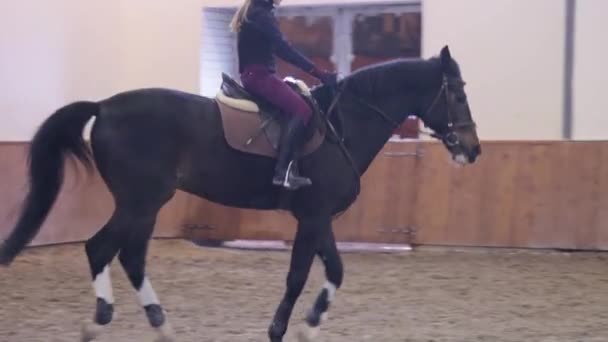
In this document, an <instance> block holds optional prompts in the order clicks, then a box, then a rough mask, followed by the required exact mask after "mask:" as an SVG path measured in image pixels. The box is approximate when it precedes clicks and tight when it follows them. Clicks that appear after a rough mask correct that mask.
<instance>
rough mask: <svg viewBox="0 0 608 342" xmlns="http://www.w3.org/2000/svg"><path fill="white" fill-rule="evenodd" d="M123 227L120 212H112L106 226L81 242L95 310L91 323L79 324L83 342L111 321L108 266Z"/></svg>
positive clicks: (111, 301) (110, 285) (112, 300)
mask: <svg viewBox="0 0 608 342" xmlns="http://www.w3.org/2000/svg"><path fill="white" fill-rule="evenodd" d="M125 225H126V222H125V220H124V218H123V217H122V215H121V213H120V212H119V211H115V212H114V214H113V215H112V217H111V218H110V220H109V221H108V223H106V225H105V226H103V228H102V229H101V230H100V231H99V232H97V234H95V235H94V236H93V237H92V238H90V239H89V240H87V242H86V243H85V250H86V254H87V258H88V260H89V267H90V270H91V276H92V278H93V289H94V291H95V296H96V298H97V307H96V310H95V316H94V317H93V322H85V323H84V324H83V327H82V329H83V330H82V341H83V342H88V341H92V340H94V339H95V338H96V337H97V335H98V334H99V333H100V332H101V328H102V327H103V326H105V325H107V324H109V323H110V322H111V321H112V315H113V312H114V309H113V304H114V296H113V293H112V292H113V291H112V282H111V280H110V263H111V262H112V259H114V257H115V256H116V254H117V253H118V250H119V249H120V244H119V241H121V240H122V238H121V237H122V235H123V234H124V233H125V230H126V227H125Z"/></svg>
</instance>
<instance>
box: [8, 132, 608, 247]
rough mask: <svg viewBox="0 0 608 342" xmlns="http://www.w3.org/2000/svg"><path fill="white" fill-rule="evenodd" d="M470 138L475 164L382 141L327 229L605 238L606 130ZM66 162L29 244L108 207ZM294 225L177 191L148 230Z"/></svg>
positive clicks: (18, 157)
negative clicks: (596, 137) (477, 151)
mask: <svg viewBox="0 0 608 342" xmlns="http://www.w3.org/2000/svg"><path fill="white" fill-rule="evenodd" d="M26 146H27V145H25V144H22V143H14V144H12V143H4V144H0V150H1V151H0V153H2V155H3V156H4V158H3V159H2V160H1V161H0V177H2V180H3V186H2V192H1V194H2V196H3V201H2V203H3V205H2V206H1V207H0V235H1V236H5V235H6V234H7V232H8V231H9V230H10V229H11V228H12V224H13V223H14V221H15V219H16V214H17V210H18V208H19V206H20V204H21V201H22V199H23V198H24V196H25V193H24V190H25V189H26V184H25V177H26V169H25V160H26V159H25V148H26ZM482 147H483V154H482V156H481V158H480V160H479V162H478V163H477V164H475V165H473V166H467V167H462V168H458V167H455V166H453V165H451V164H450V163H449V162H448V154H447V153H446V152H445V149H444V148H443V147H442V146H441V145H439V144H438V143H435V142H426V141H425V142H407V143H397V142H394V143H393V142H392V143H389V144H388V145H387V146H386V147H385V149H384V150H383V151H382V153H381V154H380V155H378V157H377V158H376V160H375V161H374V162H373V164H372V166H371V168H370V169H369V171H368V172H367V173H366V174H365V176H364V177H363V179H362V186H363V190H362V193H361V195H360V197H359V199H358V200H357V202H356V203H355V205H354V206H353V207H351V209H350V210H349V211H347V212H346V213H345V214H344V215H342V216H341V217H339V218H338V219H337V220H336V222H335V232H336V235H337V238H338V239H339V240H341V241H365V242H395V243H412V244H426V245H455V246H494V247H532V248H567V249H608V227H606V222H608V196H606V195H605V194H606V193H608V142H604V141H593V142H591V141H589V142H582V141H513V142H510V141H489V142H484V143H483V144H482ZM416 153H419V154H421V155H420V156H418V157H416V156H413V155H409V154H416ZM404 154H405V155H404ZM78 170H79V172H77V173H76V172H74V171H73V168H71V167H68V168H67V171H68V174H67V179H66V182H65V185H64V188H63V190H62V192H61V194H60V197H59V200H58V201H57V202H56V205H55V207H54V208H53V211H52V213H51V214H50V216H49V218H48V220H47V222H46V223H45V224H44V226H43V228H42V230H41V232H40V234H39V235H38V236H37V238H36V239H35V240H34V242H33V243H32V244H33V245H43V244H52V243H62V242H72V241H82V240H85V239H87V238H88V237H90V236H92V234H94V233H95V231H97V230H98V229H99V228H100V227H101V226H102V225H103V224H104V223H105V222H106V220H107V219H108V217H109V215H110V214H111V212H112V209H113V204H112V201H111V197H110V195H109V193H108V191H107V189H106V188H105V186H104V184H103V183H102V182H101V180H100V179H99V177H98V175H94V176H93V177H86V175H85V173H84V170H83V169H82V168H80V169H78ZM294 225H295V222H294V221H293V220H292V219H291V218H290V217H289V216H287V215H286V214H285V213H282V212H257V211H252V210H239V209H232V208H226V207H223V206H220V205H216V204H212V203H210V202H208V201H205V200H201V199H198V198H196V197H194V196H191V195H188V194H185V193H182V192H178V193H177V195H176V196H175V198H174V199H173V200H171V201H170V202H169V203H168V204H167V205H166V206H165V207H164V208H163V209H162V211H161V213H160V215H159V218H158V222H157V229H156V232H155V236H156V237H196V238H205V239H263V240H267V239H284V240H290V239H291V238H292V237H293V233H294Z"/></svg>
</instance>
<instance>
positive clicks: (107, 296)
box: [93, 265, 114, 304]
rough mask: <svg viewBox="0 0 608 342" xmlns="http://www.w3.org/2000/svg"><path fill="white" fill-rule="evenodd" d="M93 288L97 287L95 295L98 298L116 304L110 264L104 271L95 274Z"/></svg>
mask: <svg viewBox="0 0 608 342" xmlns="http://www.w3.org/2000/svg"><path fill="white" fill-rule="evenodd" d="M93 288H94V289H95V295H96V296H97V297H98V298H102V299H103V300H105V301H106V302H107V303H108V304H114V295H113V293H112V281H111V279H110V266H109V265H106V267H104V268H103V271H102V272H101V273H99V274H98V275H96V276H95V281H94V282H93Z"/></svg>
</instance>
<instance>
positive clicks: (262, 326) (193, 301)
mask: <svg viewBox="0 0 608 342" xmlns="http://www.w3.org/2000/svg"><path fill="white" fill-rule="evenodd" d="M288 259H289V255H288V254H287V253H286V252H255V251H239V250H224V249H208V248H201V247H197V246H195V245H193V244H191V243H189V242H186V241H177V240H163V241H154V242H153V243H152V245H151V250H150V255H149V259H148V260H149V274H150V276H151V280H152V284H153V286H154V287H155V289H156V291H157V292H158V295H159V297H160V299H161V301H162V303H163V304H164V307H165V308H166V309H167V311H169V319H170V320H171V322H172V324H173V326H174V328H175V330H176V333H177V337H178V341H197V342H201V341H222V342H223V341H226V342H227V341H231V342H238V341H266V328H267V326H268V324H269V322H270V318H271V316H272V314H273V313H274V309H275V307H276V305H277V304H278V300H279V298H280V296H281V294H282V291H283V286H284V279H285V272H286V269H287V265H288ZM344 261H345V267H346V277H345V284H344V286H343V288H342V289H341V290H340V291H339V292H338V294H337V297H336V300H335V302H334V305H333V307H332V308H331V310H330V314H329V320H328V322H327V323H326V324H325V325H324V326H323V329H322V332H321V335H320V338H319V341H411V342H414V341H415V342H439V341H462V342H465V341H467V342H468V341H492V342H498V341H514V342H521V341H535V342H536V341H538V342H550V341H568V342H574V341H585V342H587V341H593V342H596V341H608V324H606V323H608V254H596V253H579V254H570V253H557V252H538V251H537V252H522V251H507V250H494V251H488V250H472V251H470V250H468V251H464V250H460V251H458V250H451V251H447V250H417V251H414V252H406V253H403V254H400V255H387V254H361V253H357V254H353V253H349V254H344ZM88 274H89V272H88V268H87V264H86V260H85V254H84V250H83V246H82V245H65V246H55V247H45V248H37V249H31V250H28V251H26V253H24V254H23V255H22V256H21V257H20V258H19V259H18V260H17V261H16V262H15V264H14V265H13V266H12V267H11V268H10V269H0V303H1V305H0V341H27V342H30V341H46V342H51V341H52V342H55V341H57V342H64V341H78V340H79V324H80V322H81V321H82V320H83V319H88V318H90V317H92V314H93V309H94V301H95V299H94V297H93V293H92V288H91V284H90V281H89V276H88ZM112 277H113V280H114V289H115V297H116V301H117V303H116V306H115V310H116V316H115V320H114V322H113V323H112V325H110V327H109V328H108V329H106V330H105V331H104V333H103V335H102V336H101V338H100V339H99V341H111V342H122V341H152V340H153V337H154V335H153V333H152V331H151V329H149V328H148V326H147V321H146V319H145V316H144V313H143V311H142V309H141V308H140V307H139V305H138V304H137V300H136V297H135V293H134V291H133V290H132V289H131V287H130V285H129V284H128V282H127V280H126V277H125V275H124V273H123V271H122V269H121V268H119V265H118V264H117V263H115V264H114V268H113V269H112ZM323 281H324V278H323V270H322V268H321V265H320V263H319V262H315V266H314V267H313V271H312V273H311V277H310V278H309V282H308V284H307V287H306V289H305V293H304V294H303V295H302V297H301V299H300V301H299V302H298V305H297V306H296V309H295V310H294V315H293V319H292V321H291V325H290V330H289V332H288V334H287V337H286V341H295V340H296V339H295V335H296V334H295V333H296V331H297V329H298V328H300V327H301V326H302V319H303V317H304V313H305V311H306V310H307V309H308V308H309V307H310V306H311V305H312V302H313V300H314V297H315V296H316V294H317V293H318V290H319V288H320V287H321V285H322V284H323Z"/></svg>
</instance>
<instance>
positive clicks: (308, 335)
mask: <svg viewBox="0 0 608 342" xmlns="http://www.w3.org/2000/svg"><path fill="white" fill-rule="evenodd" d="M320 330H321V328H320V327H318V326H317V327H311V326H308V325H306V326H305V327H303V328H300V330H299V331H298V342H313V341H316V340H317V337H318V336H319V331H320Z"/></svg>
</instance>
